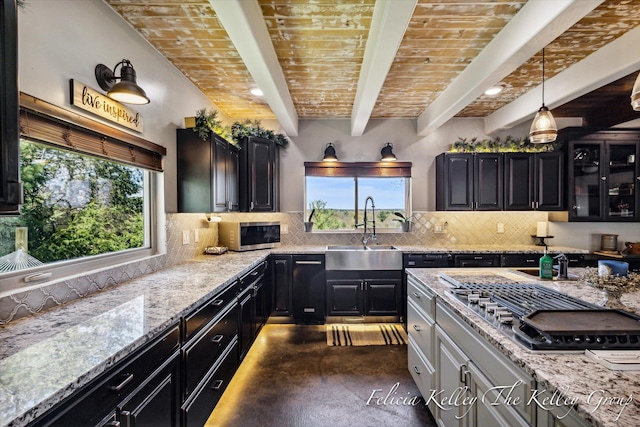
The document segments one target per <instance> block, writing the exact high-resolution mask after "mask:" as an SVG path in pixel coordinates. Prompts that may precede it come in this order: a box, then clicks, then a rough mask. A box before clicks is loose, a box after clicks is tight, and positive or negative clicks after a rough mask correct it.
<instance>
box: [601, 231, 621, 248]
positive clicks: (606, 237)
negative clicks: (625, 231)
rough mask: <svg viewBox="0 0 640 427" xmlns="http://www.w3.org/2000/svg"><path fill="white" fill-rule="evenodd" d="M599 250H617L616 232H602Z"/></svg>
mask: <svg viewBox="0 0 640 427" xmlns="http://www.w3.org/2000/svg"><path fill="white" fill-rule="evenodd" d="M600 250H602V251H607V252H617V251H618V235H617V234H603V235H602V236H601V237H600Z"/></svg>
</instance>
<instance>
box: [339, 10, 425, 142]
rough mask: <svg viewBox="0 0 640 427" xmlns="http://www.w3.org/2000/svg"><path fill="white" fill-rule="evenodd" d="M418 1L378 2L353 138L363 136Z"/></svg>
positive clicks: (357, 99)
mask: <svg viewBox="0 0 640 427" xmlns="http://www.w3.org/2000/svg"><path fill="white" fill-rule="evenodd" d="M417 2H418V0H377V1H376V5H375V7H374V9H373V18H372V19H371V29H370V30H369V37H368V39H367V46H366V48H365V51H364V57H363V59H362V67H361V68H360V77H359V78H358V89H357V91H356V97H355V100H354V102H353V109H352V111H351V136H361V135H362V134H363V133H364V130H365V128H366V127H367V123H368V122H369V118H370V117H371V113H372V111H373V107H374V106H375V104H376V100H377V99H378V95H379V94H380V91H381V90H382V86H383V85H384V82H385V80H386V78H387V74H388V73H389V70H390V69H391V65H392V64H393V60H394V58H395V57H396V53H397V52H398V48H399V47H400V43H401V42H402V38H403V37H404V33H405V31H406V29H407V27H408V26H409V22H410V21H411V17H412V16H413V11H414V9H415V8H416V4H417Z"/></svg>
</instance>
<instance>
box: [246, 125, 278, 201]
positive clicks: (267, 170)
mask: <svg viewBox="0 0 640 427" xmlns="http://www.w3.org/2000/svg"><path fill="white" fill-rule="evenodd" d="M278 179H279V153H278V145H277V144H276V143H275V142H274V141H271V140H268V139H263V138H257V137H248V138H243V139H242V140H241V141H240V210H241V211H242V212H277V211H278V208H279V205H278V200H279V198H278V187H279V184H278Z"/></svg>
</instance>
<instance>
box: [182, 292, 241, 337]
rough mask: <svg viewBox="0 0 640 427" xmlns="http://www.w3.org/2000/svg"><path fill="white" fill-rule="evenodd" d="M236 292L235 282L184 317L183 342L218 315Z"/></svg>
mask: <svg viewBox="0 0 640 427" xmlns="http://www.w3.org/2000/svg"><path fill="white" fill-rule="evenodd" d="M237 291H238V286H237V282H236V283H234V284H232V285H231V286H229V287H228V288H227V289H225V290H224V291H222V292H220V293H219V294H217V295H216V296H215V297H213V298H211V299H210V300H209V301H207V302H206V303H204V304H203V305H202V306H201V307H199V308H198V309H196V310H194V311H193V312H192V313H191V314H189V315H188V316H186V317H185V318H184V325H185V327H184V330H185V332H184V333H185V336H184V340H185V341H188V340H189V339H190V338H191V337H193V336H194V335H195V334H196V333H197V332H198V331H199V330H200V329H201V328H202V327H203V326H205V325H206V324H207V323H209V321H211V319H213V318H214V317H215V316H216V315H217V314H218V313H220V311H221V310H222V309H223V308H224V307H225V306H226V305H227V304H228V303H229V302H230V301H231V300H232V299H234V298H235V297H236V293H237Z"/></svg>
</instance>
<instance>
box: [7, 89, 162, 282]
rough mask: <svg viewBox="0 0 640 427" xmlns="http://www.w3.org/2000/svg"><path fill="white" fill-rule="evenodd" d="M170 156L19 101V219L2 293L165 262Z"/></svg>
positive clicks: (10, 222) (10, 227) (11, 230)
mask: <svg viewBox="0 0 640 427" xmlns="http://www.w3.org/2000/svg"><path fill="white" fill-rule="evenodd" d="M165 154H166V150H165V148H164V147H162V146H159V145H157V144H154V143H151V142H149V141H146V140H143V139H141V138H138V137H136V136H133V135H131V134H128V133H126V132H123V131H120V130H118V129H115V128H112V127H111V126H107V125H105V124H102V123H99V122H96V121H93V120H91V119H88V118H86V117H84V116H80V115H78V114H75V113H73V112H71V111H68V110H64V109H62V108H60V107H57V106H55V105H51V104H48V103H46V102H45V101H42V100H39V99H36V98H34V97H31V96H29V95H26V94H24V93H21V94H20V159H19V165H18V166H19V170H20V175H21V176H20V178H21V181H22V188H23V203H22V204H21V207H20V212H19V215H13V216H4V217H0V279H1V283H2V288H1V290H2V291H7V290H11V289H18V288H22V287H24V286H25V283H26V285H27V286H29V285H32V284H33V282H38V281H41V280H49V281H51V280H53V281H55V280H60V279H62V278H64V277H68V276H70V275H74V274H79V273H86V272H88V271H90V270H94V269H103V268H106V267H109V266H112V265H115V264H119V263H122V262H129V261H133V260H136V259H141V258H143V257H146V256H150V255H153V254H154V253H157V252H158V250H157V248H156V247H155V243H154V242H156V241H157V239H156V235H157V233H162V231H159V230H161V228H162V227H161V226H160V225H159V224H158V221H157V220H156V218H157V215H158V212H159V208H160V207H159V206H157V200H159V199H156V197H155V194H158V192H159V191H161V189H160V186H159V185H157V183H156V181H157V175H158V174H156V173H155V172H157V171H162V156H164V155H165Z"/></svg>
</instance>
